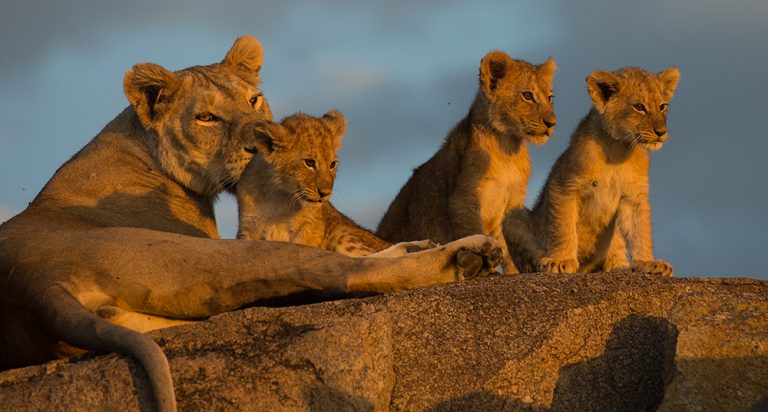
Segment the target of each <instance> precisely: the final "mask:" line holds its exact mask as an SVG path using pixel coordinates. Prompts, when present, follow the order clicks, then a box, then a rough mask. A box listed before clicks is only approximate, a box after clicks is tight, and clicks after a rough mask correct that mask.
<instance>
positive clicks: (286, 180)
mask: <svg viewBox="0 0 768 412" xmlns="http://www.w3.org/2000/svg"><path fill="white" fill-rule="evenodd" d="M346 128H347V126H346V122H345V120H344V117H343V116H342V115H341V113H339V112H337V111H331V112H328V113H326V114H325V115H324V116H322V117H320V118H315V117H312V116H309V115H306V114H304V113H297V114H294V115H292V116H289V117H286V118H285V119H283V121H282V122H280V123H272V122H263V123H261V124H259V125H257V126H256V143H255V147H256V153H255V154H254V157H253V159H252V160H251V162H250V163H249V165H248V167H247V168H246V169H245V172H243V176H242V177H241V179H240V182H238V184H237V200H238V208H239V215H240V227H239V229H238V233H237V237H238V239H252V240H280V241H285V242H292V243H300V244H302V245H307V246H314V247H319V248H322V249H326V250H331V251H334V252H337V253H341V254H344V255H348V256H366V255H370V256H375V257H383V256H399V255H403V254H405V253H407V252H408V249H409V248H411V249H412V250H413V251H417V250H421V249H424V248H426V247H428V246H430V242H429V241H424V242H410V243H401V244H398V245H394V246H393V245H392V244H391V243H389V242H387V241H384V240H382V239H380V238H378V237H377V236H376V235H374V234H373V233H371V232H370V231H368V230H366V229H363V228H362V227H360V226H358V225H357V224H356V223H355V222H353V221H352V220H351V219H349V218H348V217H346V216H344V215H343V214H342V213H341V212H339V211H338V210H336V208H335V207H333V205H332V204H330V203H329V200H330V197H331V193H332V191H333V183H334V181H335V178H336V171H337V169H338V164H339V162H338V160H337V159H336V151H337V150H338V149H339V147H341V140H342V136H343V134H344V132H345V131H346ZM376 252H378V253H376Z"/></svg>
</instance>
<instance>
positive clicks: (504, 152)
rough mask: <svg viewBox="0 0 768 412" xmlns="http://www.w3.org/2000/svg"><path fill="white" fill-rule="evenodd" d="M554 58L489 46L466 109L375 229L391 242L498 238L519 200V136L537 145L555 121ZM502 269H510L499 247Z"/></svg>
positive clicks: (526, 162)
mask: <svg viewBox="0 0 768 412" xmlns="http://www.w3.org/2000/svg"><path fill="white" fill-rule="evenodd" d="M555 70H556V67H555V62H554V60H552V59H549V60H547V61H546V62H545V63H544V64H542V65H540V66H533V65H531V64H529V63H526V62H524V61H521V60H513V59H512V58H510V57H509V56H508V55H507V54H506V53H504V52H501V51H493V52H490V53H488V54H487V55H486V56H485V57H484V58H483V60H482V61H481V63H480V85H479V90H478V92H477V96H476V97H475V100H474V103H473V104H472V107H471V108H470V110H469V114H468V115H467V116H466V117H465V118H464V119H463V120H461V121H460V122H459V123H458V125H456V127H455V128H454V129H453V130H452V131H451V132H450V133H449V134H448V137H447V138H446V139H445V142H444V143H443V145H442V147H441V148H440V150H438V152H437V153H436V154H435V155H434V156H433V157H432V158H431V159H429V160H428V161H427V162H426V163H424V164H423V165H421V166H419V167H418V168H417V169H415V170H414V172H413V175H412V176H411V178H410V179H409V180H408V182H407V183H406V184H405V185H404V186H403V188H402V189H401V190H400V193H399V194H398V195H397V197H396V198H395V200H394V201H393V202H392V204H391V205H390V206H389V210H387V212H386V213H385V214H384V217H383V218H382V220H381V222H380V223H379V226H378V228H377V230H376V233H377V234H378V235H379V236H381V237H382V238H384V239H387V240H389V241H392V242H398V241H405V240H415V239H431V240H434V241H436V242H441V243H442V242H448V241H451V240H454V239H458V238H460V237H462V236H467V235H471V234H476V233H484V234H487V235H489V236H491V237H493V238H495V239H498V240H499V241H502V242H503V236H502V233H501V223H502V219H503V218H504V215H505V214H506V213H507V212H508V211H510V210H512V209H514V208H517V207H520V206H521V205H522V204H523V201H524V199H525V191H526V186H527V184H528V177H529V176H530V172H531V162H530V158H529V157H528V148H527V143H526V141H530V142H532V143H534V144H543V143H545V142H546V140H547V138H548V136H550V135H551V134H552V132H553V130H554V126H555V121H556V119H555V114H554V112H553V110H552V102H551V99H552V79H553V77H554V72H555ZM505 255H506V257H505V263H504V270H505V272H507V273H514V272H516V269H515V268H514V265H513V264H512V261H511V260H510V259H509V256H508V253H506V252H505Z"/></svg>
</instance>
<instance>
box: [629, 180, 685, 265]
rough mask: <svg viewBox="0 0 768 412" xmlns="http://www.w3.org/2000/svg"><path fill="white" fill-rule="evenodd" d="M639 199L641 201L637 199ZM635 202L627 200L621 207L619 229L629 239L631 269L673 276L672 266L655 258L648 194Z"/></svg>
mask: <svg viewBox="0 0 768 412" xmlns="http://www.w3.org/2000/svg"><path fill="white" fill-rule="evenodd" d="M637 198H639V199H637ZM637 198H636V199H635V200H631V199H629V200H625V201H623V202H622V203H621V204H620V205H619V229H620V230H621V232H622V234H623V235H624V237H626V239H627V243H628V248H629V254H630V256H631V257H632V265H631V268H632V270H633V271H635V272H639V273H651V274H654V275H660V276H672V275H673V273H674V271H673V269H672V266H671V265H670V264H669V263H667V262H665V261H663V260H659V259H654V257H653V239H652V236H651V205H650V203H649V202H648V194H647V193H642V194H640V195H639V196H637Z"/></svg>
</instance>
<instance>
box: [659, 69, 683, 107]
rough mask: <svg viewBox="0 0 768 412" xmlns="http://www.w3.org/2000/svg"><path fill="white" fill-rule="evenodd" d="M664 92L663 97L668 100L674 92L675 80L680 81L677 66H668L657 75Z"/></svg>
mask: <svg viewBox="0 0 768 412" xmlns="http://www.w3.org/2000/svg"><path fill="white" fill-rule="evenodd" d="M657 77H658V79H659V81H660V82H661V86H662V89H663V93H664V99H666V100H669V99H671V98H672V96H673V95H674V94H675V88H677V82H678V81H680V71H679V70H677V67H670V68H668V69H667V70H664V71H663V72H661V73H659V74H658V75H657Z"/></svg>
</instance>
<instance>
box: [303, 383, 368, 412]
mask: <svg viewBox="0 0 768 412" xmlns="http://www.w3.org/2000/svg"><path fill="white" fill-rule="evenodd" d="M305 400H306V402H307V405H309V408H310V410H311V411H312V412H346V411H350V412H353V411H355V412H357V411H372V410H373V404H372V403H371V402H370V401H369V400H367V399H365V398H362V397H360V396H355V395H351V394H348V393H344V392H342V391H339V390H336V389H333V388H329V387H327V386H325V385H322V384H319V383H318V384H315V385H313V386H311V387H310V388H308V389H307V390H306V392H305Z"/></svg>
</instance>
